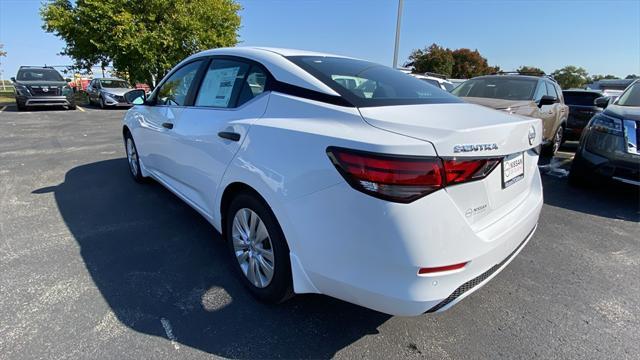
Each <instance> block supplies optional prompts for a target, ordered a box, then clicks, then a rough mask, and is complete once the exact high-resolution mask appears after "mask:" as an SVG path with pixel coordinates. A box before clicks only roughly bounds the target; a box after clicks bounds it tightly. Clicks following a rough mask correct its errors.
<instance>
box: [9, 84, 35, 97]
mask: <svg viewBox="0 0 640 360" xmlns="http://www.w3.org/2000/svg"><path fill="white" fill-rule="evenodd" d="M13 86H14V87H15V88H16V91H17V92H18V94H20V95H31V93H30V92H29V89H28V88H27V87H26V86H24V85H13Z"/></svg>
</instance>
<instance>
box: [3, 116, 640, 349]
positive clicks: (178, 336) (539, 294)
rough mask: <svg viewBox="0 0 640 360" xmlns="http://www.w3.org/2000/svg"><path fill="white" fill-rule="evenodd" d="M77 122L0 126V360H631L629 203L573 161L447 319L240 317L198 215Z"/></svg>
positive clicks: (629, 193) (314, 310)
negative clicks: (141, 177)
mask: <svg viewBox="0 0 640 360" xmlns="http://www.w3.org/2000/svg"><path fill="white" fill-rule="evenodd" d="M0 108H2V107H1V106H0ZM82 110H84V111H81V110H77V111H64V110H39V111H31V112H22V113H19V112H16V109H15V107H13V106H10V107H8V108H6V109H5V110H4V111H2V112H0V312H1V313H0V358H6V359H24V358H46V359H52V358H56V359H58V358H59V359H64V358H74V359H75V358H87V359H96V358H115V359H142V358H158V359H161V358H166V359H170V358H177V357H180V358H185V359H200V358H209V357H212V356H218V357H230V358H329V357H337V358H434V359H462V358H474V359H477V358H483V359H496V358H506V359H514V358H527V359H529V358H598V359H605V358H609V359H637V358H639V357H640V302H639V301H638V299H639V298H640V236H638V233H639V230H640V196H639V195H638V191H637V189H634V188H632V187H629V186H626V185H622V184H615V185H607V186H600V187H597V188H589V189H581V188H578V189H576V188H572V187H569V186H568V185H567V181H566V177H564V174H565V173H564V172H563V171H562V170H563V169H566V167H567V166H568V164H569V163H570V159H571V147H570V146H569V147H567V148H565V149H563V152H562V153H561V154H560V156H559V159H558V160H553V161H552V162H551V164H550V165H549V166H547V167H546V168H545V172H546V173H548V174H545V175H543V182H544V187H545V206H544V208H543V211H542V215H541V219H540V224H539V227H538V231H537V233H536V235H535V236H534V238H533V239H532V241H531V242H530V243H529V245H528V246H527V247H526V248H525V249H524V250H523V251H522V253H521V254H520V255H519V256H518V257H517V258H516V259H515V260H514V261H513V262H512V263H511V264H510V265H509V267H508V268H507V269H505V270H504V271H503V272H502V273H500V274H499V275H498V276H497V277H496V278H495V279H493V281H491V282H490V283H489V284H488V285H486V286H485V287H484V288H482V289H480V290H479V291H477V292H476V293H474V294H473V295H472V296H470V297H468V298H466V299H465V300H464V301H462V302H461V303H459V304H458V305H457V306H455V307H453V308H452V309H451V310H450V311H447V312H445V313H443V314H436V315H424V316H419V317H412V318H402V317H390V316H388V315H384V314H381V313H377V312H374V311H371V310H367V309H364V308H361V307H358V306H355V305H351V304H348V303H345V302H342V301H338V300H334V299H331V298H329V297H325V296H319V295H305V296H298V297H296V298H294V299H293V300H291V301H289V302H287V303H285V304H282V305H280V306H267V305H263V304H260V303H257V302H255V301H254V300H253V299H252V298H251V297H250V296H249V295H248V293H247V292H246V291H244V289H243V288H242V286H241V285H240V283H239V282H238V281H236V279H235V278H234V276H232V274H231V273H230V271H229V269H230V264H229V263H228V259H227V258H226V257H225V255H226V252H225V249H224V245H223V244H222V242H221V241H220V235H219V234H217V233H216V232H215V231H214V230H213V228H212V227H211V226H210V225H209V224H208V223H207V222H206V221H205V220H204V219H203V218H201V217H200V216H199V215H198V214H197V213H196V212H195V211H193V210H191V208H189V207H188V206H187V205H185V204H184V203H182V202H181V201H180V200H178V199H177V198H176V197H175V196H173V195H172V194H171V193H170V192H169V191H167V190H165V189H164V188H162V187H161V186H160V185H158V184H156V183H149V184H145V185H139V184H136V183H135V182H133V180H132V179H131V178H130V176H129V174H128V172H127V171H128V170H127V162H126V160H125V158H124V150H123V146H122V141H121V130H120V120H121V118H122V116H123V114H124V110H99V109H94V108H83V109H82Z"/></svg>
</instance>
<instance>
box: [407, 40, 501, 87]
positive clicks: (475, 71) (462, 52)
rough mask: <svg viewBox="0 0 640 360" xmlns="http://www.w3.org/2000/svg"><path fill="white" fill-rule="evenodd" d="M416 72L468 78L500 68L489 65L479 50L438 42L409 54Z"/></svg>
mask: <svg viewBox="0 0 640 360" xmlns="http://www.w3.org/2000/svg"><path fill="white" fill-rule="evenodd" d="M409 60H410V61H411V62H412V63H413V67H414V70H415V71H416V72H420V73H423V72H435V73H439V74H443V75H446V76H448V77H453V78H461V79H468V78H472V77H474V76H480V75H486V74H491V73H494V72H497V71H498V70H499V69H500V68H499V67H497V66H489V64H488V63H487V59H485V58H484V57H482V55H480V53H479V52H478V50H473V51H472V50H470V49H464V48H463V49H456V50H451V49H448V48H444V47H442V46H440V45H438V44H431V45H430V46H429V47H425V48H424V49H416V50H413V51H412V52H411V54H410V55H409Z"/></svg>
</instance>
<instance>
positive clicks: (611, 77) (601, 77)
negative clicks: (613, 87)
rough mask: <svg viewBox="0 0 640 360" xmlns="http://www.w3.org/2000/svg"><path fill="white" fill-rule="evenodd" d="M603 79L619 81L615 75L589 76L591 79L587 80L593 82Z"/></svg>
mask: <svg viewBox="0 0 640 360" xmlns="http://www.w3.org/2000/svg"><path fill="white" fill-rule="evenodd" d="M603 79H620V78H619V77H617V76H615V75H591V77H590V78H589V81H590V82H595V81H598V80H603Z"/></svg>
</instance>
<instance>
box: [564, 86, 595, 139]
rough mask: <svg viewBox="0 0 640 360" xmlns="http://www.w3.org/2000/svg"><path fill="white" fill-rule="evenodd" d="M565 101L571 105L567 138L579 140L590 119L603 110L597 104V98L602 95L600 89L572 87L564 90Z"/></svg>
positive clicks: (565, 137)
mask: <svg viewBox="0 0 640 360" xmlns="http://www.w3.org/2000/svg"><path fill="white" fill-rule="evenodd" d="M562 95H563V96H564V103H565V104H567V105H569V118H568V119H567V126H566V127H565V129H564V139H565V140H578V139H580V134H582V129H584V127H585V126H586V125H587V123H588V122H589V120H590V119H591V118H592V117H593V116H594V115H595V114H598V113H600V112H602V110H603V109H602V108H601V107H598V106H597V105H596V104H595V100H596V99H597V98H599V97H601V96H602V92H600V91H599V90H582V89H575V90H574V89H570V90H563V91H562Z"/></svg>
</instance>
